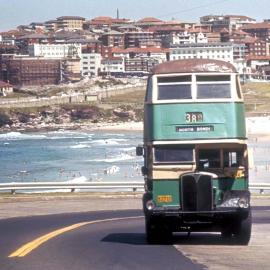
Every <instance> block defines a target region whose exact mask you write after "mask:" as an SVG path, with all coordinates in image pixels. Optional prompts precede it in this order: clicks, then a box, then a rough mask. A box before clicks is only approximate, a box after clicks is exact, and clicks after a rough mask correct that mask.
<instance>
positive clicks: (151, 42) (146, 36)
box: [125, 31, 162, 48]
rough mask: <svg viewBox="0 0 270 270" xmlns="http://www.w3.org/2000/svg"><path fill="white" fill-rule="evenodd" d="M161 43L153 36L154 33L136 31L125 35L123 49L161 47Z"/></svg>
mask: <svg viewBox="0 0 270 270" xmlns="http://www.w3.org/2000/svg"><path fill="white" fill-rule="evenodd" d="M161 45H162V41H161V39H158V38H156V37H155V36H154V32H150V31H136V32H127V33H125V48H132V47H149V46H154V47H161Z"/></svg>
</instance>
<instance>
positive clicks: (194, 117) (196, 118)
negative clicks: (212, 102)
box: [186, 112, 203, 123]
mask: <svg viewBox="0 0 270 270" xmlns="http://www.w3.org/2000/svg"><path fill="white" fill-rule="evenodd" d="M202 121H203V114H202V113H201V112H187V113H186V122H187V123H197V122H202Z"/></svg>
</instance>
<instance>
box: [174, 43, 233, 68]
mask: <svg viewBox="0 0 270 270" xmlns="http://www.w3.org/2000/svg"><path fill="white" fill-rule="evenodd" d="M189 58H190V59H191V58H193V59H194V58H198V59H200V58H202V59H216V60H223V61H226V62H230V63H233V45H232V43H195V44H182V45H175V46H172V47H171V48H170V60H177V59H189Z"/></svg>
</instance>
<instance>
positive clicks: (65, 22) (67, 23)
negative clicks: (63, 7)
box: [56, 16, 85, 31]
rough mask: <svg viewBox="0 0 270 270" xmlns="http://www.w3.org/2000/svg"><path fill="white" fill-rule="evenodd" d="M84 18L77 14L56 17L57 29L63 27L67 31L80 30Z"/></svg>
mask: <svg viewBox="0 0 270 270" xmlns="http://www.w3.org/2000/svg"><path fill="white" fill-rule="evenodd" d="M84 22H85V18H83V17H79V16H62V17H58V18H56V27H57V29H65V30H68V31H73V30H82V29H83V24H84Z"/></svg>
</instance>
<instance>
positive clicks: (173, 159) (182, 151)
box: [154, 146, 194, 163]
mask: <svg viewBox="0 0 270 270" xmlns="http://www.w3.org/2000/svg"><path fill="white" fill-rule="evenodd" d="M193 156H194V153H193V147H185V148H182V147H181V148H180V147H179V146H178V147H175V146H174V147H173V146H158V147H155V149H154V161H155V163H192V162H193V161H194V158H193Z"/></svg>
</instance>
